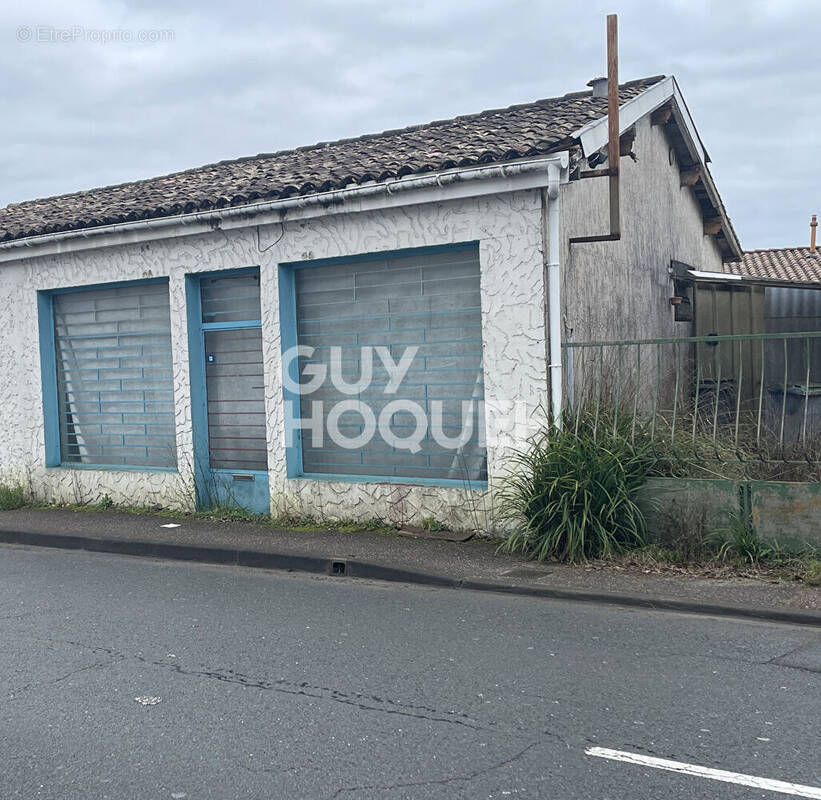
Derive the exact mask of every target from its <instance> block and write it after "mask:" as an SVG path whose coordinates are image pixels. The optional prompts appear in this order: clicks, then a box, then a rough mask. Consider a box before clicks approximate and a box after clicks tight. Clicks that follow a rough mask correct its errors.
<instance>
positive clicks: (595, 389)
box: [563, 332, 821, 480]
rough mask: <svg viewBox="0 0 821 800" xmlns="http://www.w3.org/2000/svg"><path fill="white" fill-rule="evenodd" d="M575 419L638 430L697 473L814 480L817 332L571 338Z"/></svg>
mask: <svg viewBox="0 0 821 800" xmlns="http://www.w3.org/2000/svg"><path fill="white" fill-rule="evenodd" d="M563 361H564V377H565V384H564V385H565V404H566V413H567V416H568V420H569V424H574V425H576V426H578V425H580V424H582V422H583V421H584V424H590V425H592V426H593V430H594V434H595V432H596V431H597V430H598V429H599V428H600V426H602V425H612V426H614V429H615V428H619V429H620V430H622V431H624V430H627V431H628V432H629V435H630V436H631V437H635V436H637V435H641V436H643V437H645V438H648V437H649V439H650V440H651V441H652V442H653V443H654V444H656V445H657V446H658V447H659V448H661V449H662V450H666V451H668V452H670V453H673V454H675V456H676V458H677V459H678V460H679V461H683V462H685V463H687V464H689V465H690V466H691V468H692V472H693V473H695V474H700V473H703V474H704V475H705V476H706V475H722V476H728V477H747V478H756V477H760V478H767V479H782V480H787V479H792V480H818V479H819V477H818V475H819V467H821V332H812V333H804V332H800V333H775V334H747V335H739V336H716V335H711V336H693V337H686V338H665V339H644V340H625V341H612V342H568V343H565V345H564V359H563Z"/></svg>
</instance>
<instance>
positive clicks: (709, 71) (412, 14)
mask: <svg viewBox="0 0 821 800" xmlns="http://www.w3.org/2000/svg"><path fill="white" fill-rule="evenodd" d="M612 11H617V12H618V13H619V29H620V30H619V32H620V60H621V66H620V70H621V77H622V79H623V80H629V79H630V78H636V77H641V76H646V75H654V74H658V73H665V74H674V75H675V76H676V77H677V79H678V80H679V83H680V85H681V87H682V90H683V92H684V95H685V97H686V99H687V102H688V105H689V107H690V110H691V112H692V114H693V116H694V118H695V121H696V124H697V126H698V128H699V131H700V133H701V136H702V139H703V140H704V142H705V144H706V146H707V149H708V151H709V153H710V156H711V158H712V162H713V163H712V169H713V174H714V176H715V179H716V182H717V184H718V187H719V190H720V191H721V193H722V196H723V198H724V201H725V204H726V205H727V208H728V210H729V212H730V216H731V217H732V219H733V222H734V224H735V226H736V229H737V230H738V232H739V235H740V237H741V241H742V245H743V246H744V247H745V248H756V247H778V246H789V245H799V244H804V243H805V242H806V241H807V240H808V236H809V227H808V222H809V216H810V214H811V213H813V212H816V213H821V181H819V178H821V166H819V164H821V159H819V152H818V144H819V141H821V102H819V94H820V93H821V68H819V63H821V62H820V61H819V52H818V51H819V46H818V29H819V24H821V16H819V12H818V10H817V5H816V4H815V3H811V2H809V0H807V2H803V1H802V0H766V1H759V2H737V0H716V1H715V2H699V1H698V0H655V2H620V1H619V0H611V2H609V3H601V2H599V0H592V1H591V2H587V3H580V2H578V0H576V1H575V2H569V3H555V2H547V1H546V0H302V2H294V0H290V1H289V2H283V1H282V0H265V2H243V0H232V2H227V3H226V2H215V0H199V2H197V3H190V4H189V5H188V7H185V6H183V5H181V4H177V3H175V2H173V0H162V1H161V0H155V1H154V2H152V0H148V1H147V2H139V1H138V0H133V1H132V2H116V1H114V2H112V1H111V0H72V2H71V3H66V2H65V1H64V0H62V1H61V2H59V3H58V2H48V1H47V0H28V2H25V3H19V4H16V7H15V8H14V9H12V8H10V7H9V6H7V7H6V9H5V10H4V15H3V16H4V19H3V21H2V23H1V24H2V29H4V32H3V34H2V35H3V42H4V46H3V47H2V48H0V64H1V65H2V70H3V74H4V75H5V79H4V80H3V83H2V90H1V91H2V95H3V96H2V100H3V126H2V130H3V139H4V141H3V145H4V146H3V147H2V149H1V150H0V159H2V176H3V179H2V182H0V205H4V204H5V203H7V202H14V201H20V200H27V199H31V198H34V197H43V196H47V195H53V194H60V193H64V192H69V191H74V190H78V189H86V188H92V187H95V186H101V185H105V184H110V183H119V182H122V181H127V180H132V179H136V178H145V177H150V176H153V175H160V174H163V173H167V172H172V171H176V170H179V169H184V168H187V167H192V166H199V165H201V164H205V163H208V162H212V161H218V160H221V159H226V158H232V157H237V156H244V155H251V154H255V153H259V152H270V151H273V150H279V149H283V148H289V147H294V146H298V145H303V144H312V143H314V142H317V141H323V140H330V139H337V138H341V137H345V136H355V135H358V134H361V133H370V132H374V131H379V130H384V129H387V128H396V127H400V126H403V125H409V124H415V123H420V122H426V121H429V120H433V119H441V118H447V117H452V116H455V115H458V114H467V113H472V112H476V111H481V110H483V109H486V108H497V107H500V106H506V105H510V104H513V103H521V102H527V101H530V100H534V99H537V98H541V97H551V96H554V95H557V94H563V93H565V92H568V91H576V90H579V89H583V88H584V87H585V83H586V82H587V80H588V79H589V78H591V77H593V76H594V75H597V74H600V73H602V72H603V71H604V17H605V14H606V13H608V12H612ZM2 29H0V30H2ZM107 39H109V40H110V39H114V41H106V40H107Z"/></svg>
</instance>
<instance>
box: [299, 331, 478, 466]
mask: <svg viewBox="0 0 821 800" xmlns="http://www.w3.org/2000/svg"><path fill="white" fill-rule="evenodd" d="M315 352H316V348H313V347H309V346H307V345H299V346H297V347H292V348H290V349H289V350H287V351H286V352H285V354H284V356H283V383H284V386H285V389H286V390H287V391H288V392H289V393H290V394H291V395H292V396H295V399H292V400H291V401H289V402H286V403H285V430H286V436H287V443H288V445H289V446H290V445H293V443H294V439H295V437H296V435H297V432H298V431H300V430H307V431H309V432H310V437H311V438H310V441H311V446H312V447H323V446H324V441H325V436H326V435H327V436H328V438H329V439H330V440H331V441H332V442H333V443H334V444H335V445H337V446H338V447H341V448H344V449H347V450H355V449H359V448H361V447H364V446H365V445H367V444H368V443H369V442H370V441H372V440H373V439H374V437H376V436H377V435H378V436H379V438H381V439H382V440H383V441H384V442H385V443H386V444H388V445H390V446H391V447H394V448H395V449H397V450H407V451H408V452H410V453H418V452H419V451H420V450H421V449H422V442H423V441H424V440H425V439H428V440H429V441H430V440H432V441H433V442H435V443H436V445H438V446H439V447H440V448H442V449H443V450H460V449H461V448H463V447H464V446H465V445H466V444H467V443H468V442H470V441H471V439H472V438H473V436H474V432H475V433H476V435H477V440H478V444H479V445H480V446H484V433H483V426H481V425H477V424H476V420H477V419H481V414H482V412H483V406H484V401H483V400H482V398H481V397H480V396H477V397H471V398H470V399H467V400H464V399H463V400H461V401H459V405H460V411H461V414H457V413H456V412H454V411H453V407H452V406H450V407H449V408H448V410H446V406H445V401H444V400H441V399H430V400H424V401H417V400H411V399H407V398H396V399H389V398H391V397H395V396H396V394H397V393H398V392H399V389H400V387H401V386H402V382H403V381H404V380H405V378H406V377H407V374H408V372H409V371H410V370H411V368H412V367H413V365H414V361H415V360H416V357H417V354H418V352H419V348H418V347H417V346H410V347H407V348H405V350H404V352H403V353H402V356H401V358H400V359H399V360H398V361H396V360H395V359H394V358H393V355H392V354H391V352H390V350H389V349H388V348H387V347H385V346H363V347H361V348H360V350H359V357H358V358H355V357H354V358H352V357H351V354H350V349H349V348H348V349H347V359H346V358H343V348H342V347H339V346H333V347H331V348H330V357H329V359H328V361H327V363H326V362H325V361H324V360H323V361H321V362H318V361H310V360H309V359H311V358H312V357H313V356H314V354H315ZM375 357H376V359H378V361H379V363H381V367H382V371H381V373H380V374H379V378H380V379H387V380H386V381H385V382H384V383H382V380H380V381H379V383H375V380H374V379H375V374H376V373H377V370H378V369H379V368H378V366H377V367H376V369H375ZM300 359H302V360H303V361H307V363H304V364H303V367H302V371H301V373H300V372H299V366H300ZM346 361H347V362H348V363H351V362H358V366H359V374H358V376H356V377H355V379H353V380H349V378H350V377H352V376H350V375H348V376H347V377H346V374H345V373H346V369H345V363H346ZM347 371H348V372H349V373H350V371H351V370H347ZM329 386H330V387H332V393H334V394H337V393H338V394H341V395H344V396H345V398H344V399H334V400H332V401H326V400H322V399H320V400H316V399H311V400H310V401H308V402H303V401H302V398H305V397H309V396H310V395H314V394H316V393H317V392H319V391H321V390H327V388H328V387H329ZM477 388H481V384H478V385H477ZM363 393H367V398H363V397H362V394H363ZM474 393H476V392H474ZM386 398H388V402H384V400H385V399H386ZM371 403H372V404H373V407H372V406H371ZM306 411H307V412H308V413H307V415H306ZM345 414H348V415H349V416H348V418H347V419H348V420H349V421H348V422H347V423H344V422H343V421H342V417H343V415H345ZM396 415H401V419H402V420H403V424H402V426H401V430H402V435H399V434H398V432H397V430H395V428H396V427H398V426H396V423H395V418H396ZM357 417H358V418H359V422H358V423H351V422H350V420H351V419H352V418H353V419H356V418H357ZM351 427H353V428H356V429H357V432H355V433H354V434H353V435H351V433H350V432H346V431H343V430H342V428H346V429H349V428H351ZM454 430H455V431H456V433H455V434H454V433H453V431H454Z"/></svg>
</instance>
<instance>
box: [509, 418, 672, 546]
mask: <svg viewBox="0 0 821 800" xmlns="http://www.w3.org/2000/svg"><path fill="white" fill-rule="evenodd" d="M562 423H563V424H562V425H561V426H556V425H549V426H548V427H546V428H545V429H544V430H542V431H541V432H540V433H539V434H538V435H537V436H536V437H535V438H533V439H532V440H531V442H530V443H529V445H528V446H527V447H526V448H525V449H524V450H521V451H519V452H518V453H516V454H515V455H514V456H513V461H512V465H511V469H510V471H509V474H508V475H507V477H506V478H505V480H504V485H503V488H502V491H501V503H502V509H503V514H504V517H505V518H506V519H508V520H509V521H511V522H513V525H514V527H513V530H512V531H511V534H510V536H509V537H508V539H507V540H506V541H505V543H504V545H502V547H503V548H504V549H506V550H508V551H511V552H521V553H524V554H526V555H527V556H529V557H531V558H535V559H538V560H544V559H547V558H554V559H557V560H559V561H570V562H576V561H586V560H588V559H591V558H602V557H607V556H610V555H613V554H614V553H619V552H622V551H624V550H629V549H633V548H636V547H641V546H642V545H643V544H644V543H645V527H646V526H645V519H644V515H643V514H642V512H641V509H640V508H639V507H638V506H637V505H636V500H635V498H636V493H637V491H638V489H639V487H640V486H641V485H642V484H643V483H644V482H645V480H646V479H647V478H648V476H649V475H650V474H652V473H653V471H654V468H655V466H656V458H655V456H654V455H653V447H652V441H651V438H650V436H649V435H647V434H646V432H645V431H644V430H643V429H642V428H641V427H640V426H634V425H633V424H632V422H631V420H630V419H623V420H619V419H618V418H616V419H615V421H614V418H613V416H612V415H611V414H601V413H599V414H596V415H593V414H587V415H582V416H581V417H580V418H576V417H575V416H571V415H569V414H566V415H565V416H564V417H563V419H562Z"/></svg>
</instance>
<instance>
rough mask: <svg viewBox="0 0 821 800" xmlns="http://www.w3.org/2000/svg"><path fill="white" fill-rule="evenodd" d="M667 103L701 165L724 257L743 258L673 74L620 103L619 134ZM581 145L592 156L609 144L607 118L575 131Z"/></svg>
mask: <svg viewBox="0 0 821 800" xmlns="http://www.w3.org/2000/svg"><path fill="white" fill-rule="evenodd" d="M665 103H670V104H671V107H672V109H673V119H674V120H675V122H676V125H677V127H678V129H679V131H680V133H681V137H682V139H683V140H684V143H685V146H686V147H687V150H688V152H689V154H690V156H691V158H692V159H693V160H694V161H696V162H697V163H698V164H699V165H700V166H701V168H702V170H701V183H702V184H703V185H704V191H705V193H706V194H707V197H708V198H709V202H710V205H711V206H712V208H713V211H714V212H715V215H716V216H717V217H719V218H720V219H721V235H722V236H723V237H724V239H725V240H726V242H727V248H728V249H729V253H727V254H726V257H725V260H728V261H740V260H741V257H742V254H743V251H742V249H741V243H740V241H739V239H738V235H737V234H736V232H735V229H734V228H733V224H732V222H731V221H730V217H729V215H728V214H727V209H726V208H725V207H724V202H723V201H722V199H721V195H720V194H719V193H718V188H717V187H716V185H715V182H714V181H713V176H712V175H711V174H710V169H709V167H708V164H709V163H710V156H709V154H708V152H707V150H706V148H705V147H704V144H703V142H702V141H701V136H700V135H699V133H698V129H697V128H696V125H695V122H694V121H693V118H692V116H691V114H690V109H689V108H688V107H687V103H686V102H685V100H684V96H683V95H682V93H681V90H680V89H679V86H678V83H677V82H676V79H675V77H674V76H672V75H669V76H667V77H665V78H664V80H662V81H660V82H658V83H656V84H654V85H653V86H650V87H649V88H648V89H646V90H645V91H643V92H642V93H641V94H639V95H636V96H635V97H632V98H630V99H629V100H627V101H626V102H625V103H623V104H621V105H620V106H619V133H624V132H625V131H626V130H628V129H629V128H630V127H631V126H632V125H634V124H635V123H636V122H637V121H638V120H639V119H641V118H642V117H645V116H647V115H648V114H651V113H652V112H653V111H655V110H657V109H658V108H660V107H661V106H663V105H665ZM573 138H574V139H576V140H577V141H578V142H579V144H580V145H581V148H582V152H583V153H584V155H585V156H589V155H591V154H592V153H594V152H596V151H597V150H599V149H601V148H602V147H604V146H605V145H606V144H607V117H606V116H605V117H602V118H600V119H597V120H593V121H591V122H589V123H587V124H586V125H584V126H582V127H581V128H579V129H578V130H577V131H576V132H575V133H574V134H573Z"/></svg>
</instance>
